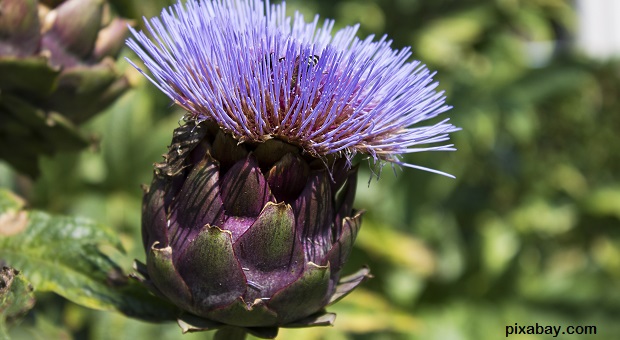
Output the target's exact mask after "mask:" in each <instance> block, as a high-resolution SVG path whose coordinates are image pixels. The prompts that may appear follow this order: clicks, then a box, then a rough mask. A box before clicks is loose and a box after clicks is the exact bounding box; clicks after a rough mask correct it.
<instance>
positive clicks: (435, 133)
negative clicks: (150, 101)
mask: <svg viewBox="0 0 620 340" xmlns="http://www.w3.org/2000/svg"><path fill="white" fill-rule="evenodd" d="M146 27H147V29H148V32H149V34H148V35H147V34H145V33H144V32H137V31H132V33H133V35H134V37H135V40H134V39H129V40H128V45H129V47H130V48H131V49H133V50H134V51H135V52H136V53H137V54H138V56H139V57H140V59H142V61H143V62H144V65H145V66H146V67H147V68H148V70H149V71H150V73H151V74H152V77H150V76H148V75H147V77H148V78H149V79H150V80H151V81H152V82H153V83H154V84H155V85H156V86H157V87H159V88H160V89H161V90H162V91H163V92H164V93H166V94H167V95H168V96H169V97H170V98H171V99H172V100H173V101H174V102H175V103H176V104H178V105H179V106H181V107H183V108H184V109H186V110H187V111H188V112H189V115H190V117H191V119H194V120H197V121H204V120H209V121H214V122H216V123H217V124H218V125H219V126H220V128H221V129H223V130H224V131H225V132H227V133H229V134H232V136H233V137H234V138H235V139H236V140H238V141H239V142H240V143H243V142H264V141H267V140H269V139H273V138H276V139H280V140H283V141H286V142H289V143H291V144H295V145H298V146H300V147H301V148H302V149H303V150H305V151H306V152H308V153H309V154H310V155H312V156H314V157H317V158H325V157H326V156H328V155H331V154H335V155H336V156H340V157H346V158H347V159H349V160H350V159H351V157H353V156H354V155H355V154H357V153H363V154H367V155H369V156H370V157H372V159H373V160H374V161H375V162H391V163H395V164H399V165H403V166H408V167H413V168H419V169H424V170H428V171H433V172H438V173H441V172H439V171H436V170H432V169H428V168H424V167H421V166H418V165H413V164H408V163H404V162H402V161H401V160H400V156H401V155H402V154H406V153H413V152H420V151H439V150H442V151H443V150H454V148H453V145H452V144H444V145H442V143H443V142H446V141H447V140H448V139H449V133H451V132H454V131H457V130H458V128H456V127H455V126H453V125H452V124H450V123H449V122H448V119H445V120H442V121H440V122H438V123H435V124H430V125H420V124H419V123H421V122H422V121H425V120H428V119H431V118H434V117H436V116H437V115H439V114H441V113H443V112H445V111H447V110H448V109H450V107H449V106H447V105H445V97H444V94H443V92H437V91H436V90H435V88H436V86H437V83H436V82H434V81H433V74H432V73H430V72H429V70H428V69H427V68H426V67H425V66H424V65H422V64H421V63H420V62H419V61H412V62H408V59H409V57H410V56H411V52H410V49H409V48H404V49H401V50H395V49H392V48H391V41H390V40H388V39H387V37H385V36H384V37H382V38H381V39H379V40H376V41H375V39H374V36H369V37H367V38H365V39H359V38H357V37H356V32H357V29H358V25H356V26H352V27H346V28H343V29H341V30H338V31H336V32H333V27H334V21H332V20H325V21H323V22H322V23H320V22H319V17H318V16H315V17H314V20H312V21H311V22H306V21H305V20H304V18H303V16H302V15H301V14H299V13H296V14H295V15H294V17H293V18H291V17H288V16H287V15H286V14H285V3H281V4H278V5H271V4H269V3H268V2H267V3H265V2H263V1H259V0H229V1H228V0H222V1H206V0H205V1H193V0H190V1H188V2H187V3H186V4H184V5H183V4H181V3H178V4H177V5H175V6H173V7H170V8H169V9H167V10H164V11H163V12H162V14H161V16H160V17H156V18H153V19H151V20H150V21H146ZM132 64H133V63H132ZM134 66H135V67H136V68H138V70H140V69H139V67H138V66H136V65H135V64H134ZM140 71H141V70H140ZM141 72H143V71H141ZM143 73H144V72H143ZM428 144H431V145H428ZM441 174H443V173H441Z"/></svg>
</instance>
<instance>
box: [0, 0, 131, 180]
mask: <svg viewBox="0 0 620 340" xmlns="http://www.w3.org/2000/svg"><path fill="white" fill-rule="evenodd" d="M105 7H106V6H105V3H104V1H103V0H66V1H35V0H2V1H1V2H0V158H1V159H5V160H7V161H8V162H9V163H10V164H11V165H13V166H14V167H15V168H16V169H17V170H19V171H22V172H25V173H27V174H29V175H31V176H34V175H36V174H37V173H38V169H37V156H38V155H39V154H41V153H43V154H53V153H55V152H57V151H68V150H76V149H79V148H82V147H84V146H86V145H87V144H88V143H87V140H86V139H85V138H84V137H83V136H82V135H81V134H80V133H79V132H78V131H77V130H76V127H75V125H76V124H80V123H83V122H84V121H86V120H87V119H89V118H90V117H92V116H93V115H94V114H96V113H97V112H99V111H101V110H102V109H104V108H105V107H106V106H108V105H109V104H110V103H111V102H112V101H114V100H115V99H116V98H117V97H118V96H120V95H121V94H122V93H123V91H124V90H125V89H126V88H127V87H128V83H127V80H126V79H125V78H124V77H123V76H122V75H121V74H120V73H119V72H118V71H117V70H116V68H115V66H114V59H113V58H114V57H115V56H116V54H117V53H118V51H119V50H120V48H121V47H122V46H123V39H124V37H125V34H126V31H127V22H126V21H125V20H122V19H109V18H107V16H106V15H104V12H105V11H104V9H105Z"/></svg>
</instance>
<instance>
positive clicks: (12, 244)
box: [0, 190, 176, 320]
mask: <svg viewBox="0 0 620 340" xmlns="http://www.w3.org/2000/svg"><path fill="white" fill-rule="evenodd" d="M16 201H17V199H16V198H15V196H14V195H11V194H10V193H7V191H5V190H0V221H1V223H0V259H2V260H3V261H5V262H6V263H9V264H11V265H12V266H15V267H18V268H20V269H21V270H23V273H24V275H25V276H26V277H27V278H28V279H29V280H30V281H31V282H32V284H33V286H34V287H35V289H36V290H37V291H51V292H54V293H57V294H59V295H61V296H63V297H65V298H67V299H69V300H71V301H73V302H75V303H78V304H80V305H83V306H86V307H89V308H94V309H102V310H118V311H121V312H122V313H124V314H126V315H129V316H132V317H136V318H141V319H146V320H174V319H175V316H176V311H175V309H174V308H173V307H171V306H170V305H168V304H167V303H165V302H163V301H162V300H160V299H159V298H156V297H154V296H152V295H150V294H149V293H148V292H147V290H146V288H144V287H141V286H140V285H139V284H138V283H137V282H133V281H129V280H128V279H127V277H126V276H125V274H124V273H123V271H122V270H121V268H120V267H119V266H118V265H117V264H116V263H114V262H113V261H112V260H111V259H110V258H109V257H108V256H107V255H106V254H104V253H103V252H102V251H101V250H100V248H99V247H100V246H102V245H111V246H113V247H114V248H116V249H117V250H119V251H122V247H121V244H120V241H119V239H118V237H117V235H116V234H115V233H114V232H113V231H112V230H110V229H108V228H106V227H105V226H103V225H100V224H97V223H95V222H92V221H90V220H87V219H84V218H78V217H68V216H52V215H49V214H46V213H44V212H40V211H25V210H22V209H21V207H20V205H19V202H16Z"/></svg>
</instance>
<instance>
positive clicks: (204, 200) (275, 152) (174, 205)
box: [142, 121, 369, 329]
mask: <svg viewBox="0 0 620 340" xmlns="http://www.w3.org/2000/svg"><path fill="white" fill-rule="evenodd" d="M164 159H165V161H164V162H162V163H158V164H156V166H155V174H154V179H153V182H152V183H151V186H150V188H149V189H148V190H147V192H146V193H145V195H144V202H143V224H142V233H143V242H144V247H145V250H146V253H147V261H146V262H147V263H146V266H145V269H144V270H143V271H142V274H143V275H144V276H145V280H144V281H145V283H146V284H147V285H148V286H149V287H151V288H152V290H153V291H154V292H155V293H156V294H158V295H160V296H162V297H165V298H167V299H169V300H170V301H172V302H173V303H175V304H176V305H177V306H178V307H179V308H181V309H182V310H183V311H185V312H187V313H190V314H193V315H194V316H199V317H201V318H203V319H205V320H209V321H210V322H212V323H213V324H215V325H220V326H221V325H228V326H236V327H245V328H248V329H254V328H256V327H259V328H261V327H268V328H274V327H275V328H276V329H277V327H286V326H290V325H295V326H300V325H319V324H329V323H331V321H333V315H330V314H325V312H324V308H325V306H327V305H328V304H330V303H332V302H334V301H336V300H337V299H339V298H341V297H342V296H344V295H346V294H347V293H348V292H350V291H351V290H352V289H353V288H355V287H356V286H357V285H358V284H359V283H361V282H362V281H363V280H364V279H365V278H367V277H369V272H368V269H367V268H362V269H361V270H360V271H358V272H357V273H356V274H354V275H353V276H351V277H348V278H346V280H344V281H342V280H341V281H340V282H339V279H340V271H341V269H342V267H343V265H344V263H345V262H346V260H347V258H348V256H349V254H350V251H351V249H352V246H353V241H354V240H355V237H356V235H357V232H358V231H359V228H360V219H361V213H360V212H355V211H354V210H353V208H352V202H353V199H354V196H355V189H356V178H357V168H356V167H354V168H351V167H350V164H349V163H348V162H347V161H346V160H345V159H337V158H333V159H323V160H317V159H314V158H313V157H311V156H309V155H308V154H307V153H304V152H302V150H301V149H300V148H298V147H297V146H294V145H291V144H288V143H286V142H283V141H281V140H278V139H270V140H267V141H266V142H262V143H238V142H237V141H236V140H235V139H234V138H233V137H232V136H231V135H229V134H227V133H225V132H224V131H223V130H221V129H220V128H219V127H218V126H217V125H215V124H213V123H210V122H208V121H206V122H201V123H197V124H196V123H191V124H190V123H188V124H186V125H183V126H181V127H179V128H177V129H176V130H175V133H174V137H173V140H172V144H171V146H170V148H169V152H168V154H166V155H165V156H164Z"/></svg>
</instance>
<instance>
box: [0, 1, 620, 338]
mask: <svg viewBox="0 0 620 340" xmlns="http://www.w3.org/2000/svg"><path fill="white" fill-rule="evenodd" d="M112 2H113V3H115V5H116V6H115V8H116V9H117V11H118V12H119V13H121V14H122V15H123V16H125V17H133V18H138V17H140V16H142V15H144V16H147V17H150V16H153V15H156V14H157V13H158V12H159V10H160V8H161V7H163V6H164V5H168V4H169V3H166V2H165V1H159V2H158V1H115V2H114V1H112ZM288 8H289V10H293V9H299V10H301V11H303V12H304V13H305V14H307V15H312V14H314V13H320V14H321V16H322V17H332V18H335V19H336V20H337V23H338V24H339V25H348V24H353V23H356V22H361V23H362V28H361V30H362V31H361V33H360V34H361V35H366V34H371V33H376V34H378V35H381V34H383V33H387V34H389V36H390V37H391V38H393V39H394V41H395V42H394V45H395V47H401V46H407V45H411V46H413V52H414V56H415V57H416V58H417V59H420V60H423V61H425V62H426V63H427V64H428V66H429V68H431V69H435V70H438V79H439V82H440V84H441V87H442V88H443V89H445V90H446V92H447V96H448V101H449V104H450V105H453V106H454V109H453V110H452V112H451V113H450V115H451V117H453V118H452V119H453V120H454V124H455V125H457V126H461V127H463V131H461V132H459V133H456V134H454V136H453V138H454V139H453V140H454V142H455V144H456V146H457V148H458V149H459V151H458V152H456V153H450V154H440V155H439V156H438V155H436V154H435V155H432V156H430V155H424V154H419V155H415V156H411V157H409V158H407V159H408V160H410V161H412V162H415V163H416V164H424V165H425V166H429V167H434V168H439V169H442V170H445V171H447V172H450V173H452V174H454V175H456V177H457V179H456V180H453V179H448V178H443V177H441V176H437V175H432V174H426V173H423V172H419V171H412V170H404V171H397V176H394V174H393V173H392V172H391V171H384V173H383V174H382V176H381V182H380V183H379V184H377V183H374V182H373V183H371V184H370V186H368V185H367V183H366V181H363V180H360V181H359V185H358V200H357V201H356V204H357V208H372V209H368V214H367V215H366V216H365V220H364V228H362V231H361V232H360V234H359V236H358V242H357V249H356V251H355V252H354V254H353V255H352V257H353V258H352V260H351V261H350V268H351V269H350V270H349V271H352V270H353V269H354V268H357V267H359V265H361V264H368V265H369V266H370V267H371V269H372V270H373V273H374V274H375V279H373V280H371V281H368V282H367V283H365V285H364V287H362V288H363V289H362V290H360V291H359V292H355V293H353V294H352V295H351V296H349V297H348V298H347V299H345V300H343V301H342V302H341V303H340V304H339V305H335V306H334V308H333V309H334V311H335V312H337V313H339V317H338V320H337V321H336V325H335V327H334V328H317V329H312V330H301V331H295V330H283V331H282V333H281V336H282V338H288V337H290V336H295V337H297V338H308V339H318V338H330V339H332V338H356V339H357V338H359V339H375V338H385V339H392V338H394V339H446V338H456V339H496V338H498V337H499V336H502V335H503V331H504V327H505V326H506V325H511V324H514V323H515V322H517V323H519V324H528V323H531V324H533V323H536V322H539V323H545V324H558V325H573V324H574V325H577V324H583V325H589V324H592V325H596V326H597V327H598V335H597V336H598V337H600V338H611V337H612V334H617V333H618V331H620V329H619V328H620V326H617V322H616V320H617V314H618V311H619V310H620V297H619V296H618V293H617V289H615V287H617V285H618V283H619V280H620V277H619V275H618V273H619V272H620V271H619V270H620V261H618V259H619V258H620V257H619V254H620V239H619V235H618V231H617V230H618V225H619V224H618V222H619V221H618V218H620V214H619V213H618V212H619V211H620V183H619V181H620V179H619V178H618V175H617V173H618V170H619V169H618V167H619V166H620V161H619V159H618V155H617V152H615V151H614V148H613V145H616V144H618V137H617V133H616V131H615V127H616V126H618V124H619V123H620V122H618V118H617V117H618V116H617V115H616V112H617V111H618V109H619V103H618V101H617V100H616V95H615V94H616V93H617V92H618V91H619V88H620V81H619V77H618V71H619V66H620V65H619V64H618V63H617V62H613V61H610V62H597V61H593V60H589V59H588V58H586V57H584V56H582V55H580V54H579V53H577V52H575V51H574V48H573V47H572V46H571V43H570V42H571V36H572V35H573V30H574V28H575V10H574V8H572V7H570V6H569V4H568V3H567V2H565V1H560V0H556V1H553V0H547V1H529V2H522V1H482V0H478V1H474V0H468V1H458V2H456V1H432V2H431V1H386V0H383V1H379V0H377V1H370V0H368V1H358V2H353V1H333V2H332V1H327V0H325V1H316V2H312V3H308V2H302V1H298V2H293V1H291V2H289V3H288ZM541 46H542V47H543V49H544V48H545V46H547V47H548V48H547V54H543V57H542V58H541V57H536V55H534V54H532V51H534V48H537V47H541ZM123 53H125V54H126V55H127V54H128V53H129V52H128V51H127V50H124V52H123ZM117 66H119V68H121V69H125V71H126V74H127V76H128V77H129V79H130V82H132V84H133V85H134V88H133V89H132V90H131V91H129V92H128V93H126V94H125V95H124V96H123V97H121V98H120V100H118V101H117V102H116V103H115V104H114V106H113V107H111V108H110V109H108V110H107V111H106V112H104V113H102V114H100V115H98V116H96V117H95V118H94V119H92V120H90V121H88V122H87V123H86V124H85V125H84V129H85V130H86V131H87V132H88V133H89V134H91V135H95V136H100V137H101V142H100V144H99V145H98V146H99V147H98V149H97V150H90V151H84V152H81V153H72V154H58V155H56V156H54V157H50V158H45V159H43V160H42V161H41V168H42V172H41V176H40V177H38V178H37V179H36V180H29V179H27V178H25V177H23V176H21V175H19V174H17V173H16V172H14V171H13V170H10V169H9V168H8V166H6V165H3V166H2V167H1V170H0V173H1V175H0V183H1V185H2V186H3V187H6V188H9V189H11V190H12V191H13V192H16V193H17V194H19V195H20V196H22V197H23V198H24V199H25V201H26V202H27V203H28V206H29V207H31V208H34V209H37V210H43V211H45V212H47V213H50V214H65V215H75V216H83V217H87V218H89V219H91V220H94V221H97V222H98V223H100V224H101V225H105V226H107V227H109V229H110V230H111V231H112V232H113V233H114V234H117V235H120V240H121V243H122V245H123V247H124V249H125V250H126V255H120V253H117V252H114V251H108V253H109V254H111V255H110V256H112V257H113V258H114V259H115V260H116V261H117V263H118V264H119V265H120V267H122V269H124V270H126V271H127V270H128V269H129V268H130V266H131V263H130V262H131V259H133V258H141V257H142V256H143V255H142V249H141V245H140V241H139V240H140V236H139V230H140V228H139V223H140V202H141V194H142V192H141V190H140V184H142V183H148V182H149V181H150V177H151V165H152V163H153V162H154V161H157V160H159V159H160V155H161V153H162V152H163V151H162V150H165V146H166V145H167V144H168V143H169V138H170V131H172V129H173V128H174V127H176V126H177V121H178V119H179V118H180V117H181V115H182V112H180V111H178V110H177V109H171V108H169V103H168V100H167V99H166V98H164V96H162V95H161V94H159V93H158V92H157V91H156V90H155V89H153V88H152V87H151V86H149V85H148V84H146V82H145V81H144V80H142V79H141V78H140V77H139V76H138V75H137V74H136V73H135V72H133V70H130V69H129V67H128V65H127V64H126V62H124V61H122V60H121V61H119V62H118V63H117ZM429 156H430V157H429ZM363 168H364V167H362V169H363ZM386 170H388V169H386ZM365 177H366V178H369V177H370V174H369V173H366V174H360V179H363V178H365ZM2 249H4V248H2ZM104 250H106V249H104ZM0 251H1V250H0ZM1 257H2V256H0V258H1ZM345 271H346V269H345ZM35 295H36V297H37V305H36V307H35V309H34V311H33V312H30V313H29V314H27V315H26V317H25V319H23V321H22V322H21V323H20V324H19V325H18V326H13V327H11V328H10V335H11V336H12V337H13V338H16V339H20V338H30V337H32V335H33V334H34V335H35V336H38V337H40V338H49V336H50V334H53V335H57V336H56V337H60V336H64V337H73V338H93V339H111V338H129V337H133V338H136V339H141V338H144V339H147V338H149V337H152V336H155V335H157V336H159V337H161V336H165V337H166V338H175V337H178V338H181V335H180V334H179V330H178V329H177V327H175V326H174V325H169V324H166V325H153V324H150V323H143V322H140V321H136V320H133V319H130V318H127V317H125V316H122V315H119V314H116V313H110V312H100V311H93V310H90V309H85V308H83V307H80V306H78V305H76V304H74V303H72V302H69V301H67V300H66V299H64V298H60V297H58V296H57V295H55V294H53V293H43V292H42V291H37V290H36V286H35ZM59 310H60V311H61V312H58V311H59ZM197 336H199V337H200V338H204V337H205V334H200V335H197ZM192 337H194V335H189V336H184V338H186V339H187V338H192Z"/></svg>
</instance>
